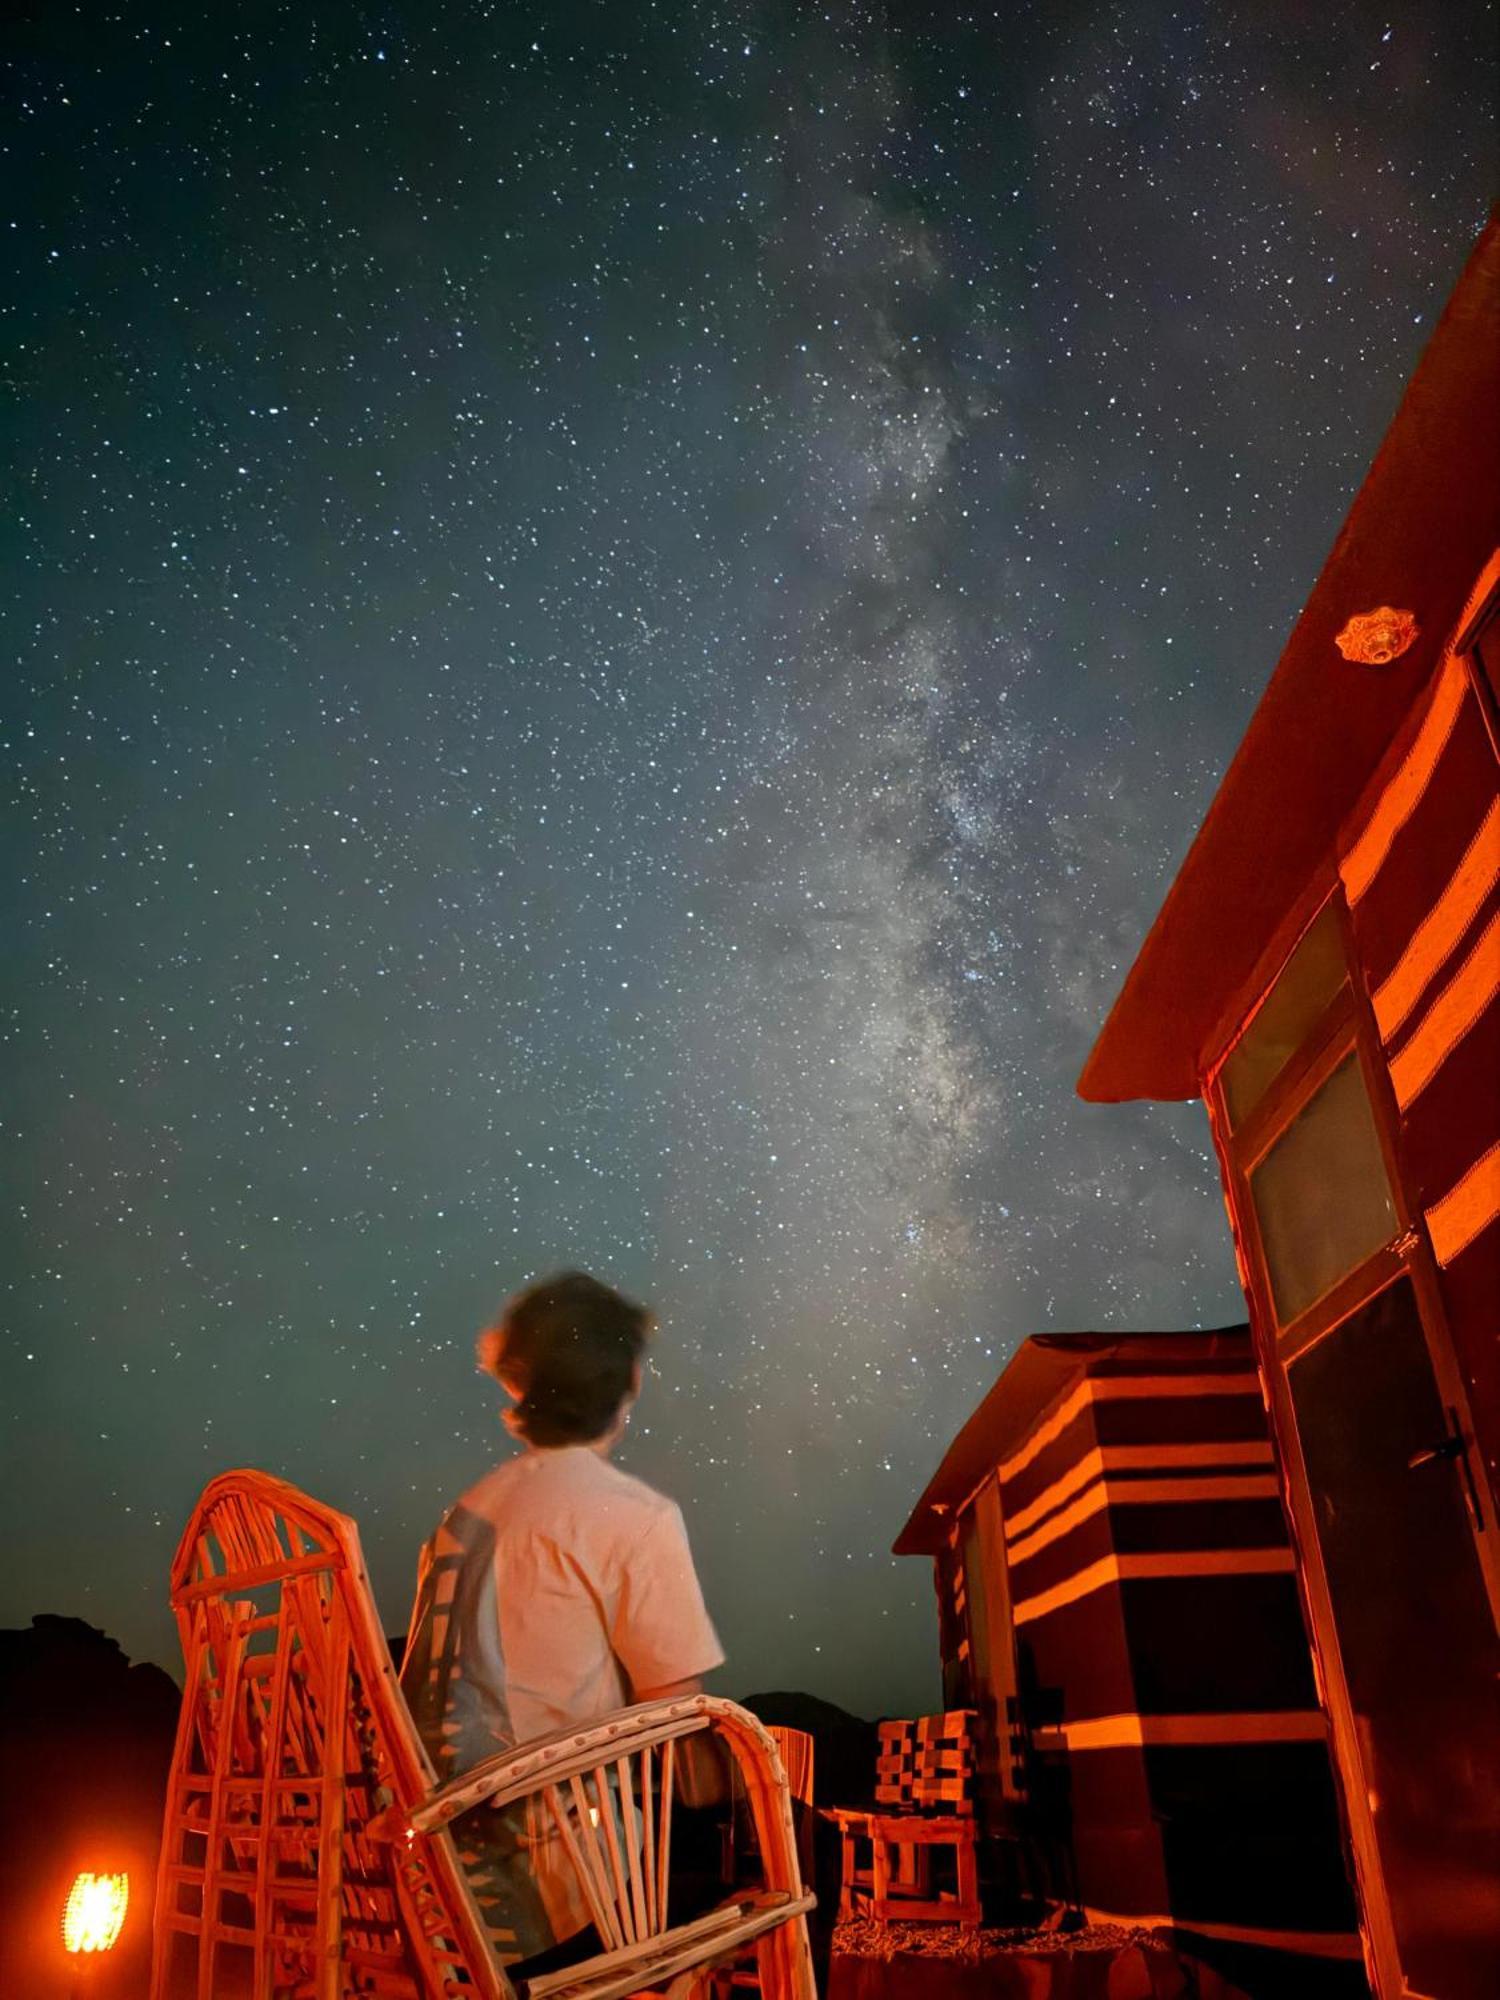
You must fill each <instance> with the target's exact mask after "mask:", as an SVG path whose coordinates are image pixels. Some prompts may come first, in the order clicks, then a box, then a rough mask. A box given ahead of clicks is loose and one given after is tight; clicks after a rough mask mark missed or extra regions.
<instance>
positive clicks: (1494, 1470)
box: [1339, 653, 1500, 1496]
mask: <svg viewBox="0 0 1500 2000" xmlns="http://www.w3.org/2000/svg"><path fill="white" fill-rule="evenodd" d="M1339 872H1340V875H1341V876H1342V878H1343V884H1344V893H1345V896H1346V898H1347V900H1348V904H1349V910H1350V915H1351V919H1352V922H1353V927H1354V936H1355V942H1356V947H1357V949H1358V952H1359V955H1360V959H1361V962H1362V967H1363V971H1364V974H1365V979H1366V982H1367V987H1368V991H1369V993H1370V997H1371V1003H1372V1006H1373V1009H1374V1014H1375V1020H1376V1025H1377V1027H1378V1029H1379V1032H1380V1037H1381V1042H1382V1046H1383V1048H1384V1051H1385V1057H1386V1062H1387V1065H1388V1067H1389V1070H1390V1078H1391V1084H1392V1088H1393V1090H1394V1094H1395V1098H1396V1103H1397V1107H1398V1111H1399V1115H1400V1134H1399V1145H1400V1149H1401V1155H1402V1169H1403V1177H1404V1179H1405V1181H1406V1185H1407V1187H1408V1189H1409V1190H1410V1192H1411V1195H1412V1197H1413V1200H1414V1201H1415V1202H1416V1203H1417V1204H1418V1205H1419V1206H1420V1208H1421V1209H1422V1211H1423V1213H1424V1215H1425V1217H1426V1221H1427V1227H1428V1230H1429V1232H1430V1235H1431V1239H1432V1247H1433V1252H1434V1254H1435V1256H1436V1258H1437V1262H1438V1265H1439V1267H1440V1271H1441V1283H1442V1288H1443V1293H1444V1303H1445V1306H1446V1308H1447V1312H1448V1318H1449V1325H1450V1330H1451V1333H1452V1337H1453V1343H1454V1347H1455V1349H1456V1351H1457V1355H1458V1361H1459V1366H1460V1368H1461V1369H1462V1371H1463V1374H1464V1377H1465V1379H1466V1381H1467V1383H1468V1387H1469V1393H1470V1400H1471V1405H1472V1410H1473V1416H1474V1426H1475V1431H1476V1433H1477V1436H1478V1439H1479V1444H1480V1449H1481V1452H1482V1455H1483V1458H1484V1463H1485V1466H1486V1468H1487V1471H1488V1474H1489V1479H1490V1483H1491V1490H1492V1492H1494V1493H1495V1494H1496V1495H1497V1496H1500V1340H1497V1339H1496V1318H1497V1309H1496V1301H1497V1300H1500V766H1497V761H1496V753H1495V743H1494V740H1493V738H1492V736H1491V734H1490V730H1489V727H1488V726H1487V723H1486V718H1485V715H1484V712H1483V709H1482V707H1481V700H1480V695H1479V693H1478V689H1477V687H1476V685H1475V683H1474V681H1473V680H1471V678H1470V674H1469V670H1468V668H1467V667H1466V665H1465V662H1464V660H1463V659H1461V658H1460V657H1458V656H1457V655H1454V654H1451V653H1450V654H1449V655H1448V656H1447V658H1446V659H1445V661H1444V663H1443V665H1442V668H1441V669H1440V671H1439V673H1438V674H1437V676H1436V679H1435V680H1434V682H1433V684H1432V686H1431V687H1430V689H1429V690H1428V692H1427V694H1426V696H1425V698H1424V699H1423V701H1422V702H1421V703H1420V704H1419V707H1418V709H1417V711H1416V713H1415V714H1414V715H1413V717H1412V720H1411V724H1410V726H1409V729H1408V731H1407V733H1406V737H1405V740H1404V741H1403V742H1402V743H1401V744H1400V745H1399V746H1398V748H1397V750H1396V751H1395V753H1394V756H1393V761H1392V765H1391V767H1390V768H1389V769H1388V770H1386V771H1385V772H1383V773H1382V776H1381V780H1380V782H1379V783H1378V785H1377V787H1376V790H1375V795H1374V798H1373V802H1371V801H1366V802H1365V804H1364V805H1363V807H1362V809H1361V811H1360V812H1359V813H1358V814H1356V816H1355V818H1354V821H1353V823H1352V824H1351V826H1350V827H1349V828H1348V829H1346V833H1345V837H1344V838H1343V839H1342V840H1341V842H1340V863H1339Z"/></svg>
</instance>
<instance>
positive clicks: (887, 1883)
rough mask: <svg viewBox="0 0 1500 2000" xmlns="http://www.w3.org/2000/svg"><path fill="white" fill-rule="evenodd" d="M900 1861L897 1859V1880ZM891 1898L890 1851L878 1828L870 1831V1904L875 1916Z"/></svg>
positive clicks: (878, 1914)
mask: <svg viewBox="0 0 1500 2000" xmlns="http://www.w3.org/2000/svg"><path fill="white" fill-rule="evenodd" d="M899 1868H900V1859H899V1856H898V1858H897V1869H898V1879H899ZM890 1898H891V1850H890V1848H889V1846H888V1845H887V1843H886V1841H885V1839H884V1837H883V1835H882V1834H881V1832H880V1830H879V1828H878V1827H871V1829H870V1902H871V1907H872V1909H873V1910H874V1912H875V1914H876V1915H877V1916H881V1915H883V1914H884V1909H885V1905H886V1904H887V1903H888V1902H889V1901H890Z"/></svg>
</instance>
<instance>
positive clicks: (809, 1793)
mask: <svg viewBox="0 0 1500 2000" xmlns="http://www.w3.org/2000/svg"><path fill="white" fill-rule="evenodd" d="M766 1734H767V1736H769V1737H770V1739H771V1741H772V1742H773V1743H774V1744H775V1745H776V1754H777V1756H778V1757H780V1759H781V1768H782V1769H783V1770H784V1771H785V1772H786V1788H787V1790H788V1791H789V1792H790V1793H791V1795H792V1797H793V1798H794V1799H800V1800H801V1801H802V1803H803V1805H805V1806H810V1805H811V1804H812V1802H813V1738H812V1736H811V1734H810V1733H809V1732H808V1731H807V1730H806V1729H787V1728H784V1727H783V1726H782V1725H781V1724H779V1723H774V1722H768V1723H767V1724H766Z"/></svg>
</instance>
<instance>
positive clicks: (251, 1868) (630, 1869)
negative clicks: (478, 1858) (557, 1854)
mask: <svg viewBox="0 0 1500 2000" xmlns="http://www.w3.org/2000/svg"><path fill="white" fill-rule="evenodd" d="M172 1603H173V1608H174V1610H175V1612H176V1614H177V1621H178V1628H179V1632H180V1634H181V1638H182V1648H183V1659H184V1663H185V1666H186V1676H185V1683H184V1697H183V1705H182V1714H181V1718H180V1721H179V1724H178V1733H177V1743H176V1748H175V1751H174V1754H173V1760H172V1771H171V1776H170V1780H169V1783H168V1792H167V1804H166V1814H165V1824H164V1830H163V1840H162V1854H161V1863H160V1868H159V1872H158V1879H157V1897H156V1914H155V1929H154V1939H153V1942H154V1953H153V1966H152V1979H151V2000H228V1996H229V1995H230V1994H231V1993H233V1994H236V1995H238V1994H240V1993H243V1994H244V1995H245V1997H246V2000H352V1996H355V1995H368V1996H371V2000H471V1996H472V2000H517V1989H516V1987H515V1986H514V1985H513V1983H512V1982H511V1980H510V1979H509V1978H508V1977H507V1975H506V1972H505V1970H504V1968H503V1965H502V1963H501V1960H500V1958H499V1957H498V1956H497V1954H496V1951H495V1947H494V1944H493V1942H492V1940H491V1937H490V1934H489V1932H488V1931H487V1929H486V1927H485V1923H484V1920H483V1917H482V1916H481V1914H480V1911H479V1909H478V1906H477V1905H476V1903H475V1901H474V1898H473V1895H472V1893H471V1891H470V1888H469V1885H468V1882H467V1879H466V1877H465V1875H464V1871H463V1868H462V1866H461V1865H460V1863H459V1860H458V1856H457V1852H456V1850H455V1848H454V1845H453V1841H452V1838H451V1836H450V1834H449V1832H448V1828H449V1827H450V1826H451V1824H452V1823H453V1821H454V1820H455V1819H457V1818H458V1817H459V1815H461V1814H462V1813H464V1812H465V1811H467V1810H469V1809H470V1808H471V1807H474V1806H477V1805H483V1804H493V1805H505V1804H508V1803H511V1802H514V1801H519V1800H522V1799H528V1798H536V1799H538V1800H539V1801H540V1802H541V1803H540V1808H539V1809H540V1810H541V1811H542V1812H543V1813H545V1814H548V1815H550V1817H551V1820H552V1823H553V1824H554V1825H555V1826H556V1827H557V1829H558V1831H559V1834H560V1836H561V1839H562V1843H563V1846H564V1849H565V1851H566V1853H567V1855H568V1858H569V1860H570V1862H571V1865H572V1866H573V1868H574V1871H575V1873H576V1875H577V1879H578V1882H579V1885H580V1887H581V1889H582V1891H583V1894H584V1897H585V1899H586V1901H587V1903H588V1907H589V1909H590V1912H591V1914H592V1916H593V1919H594V1923H595V1927H596V1929H597V1930H598V1932H599V1934H600V1936H601V1938H602V1939H603V1940H604V1944H605V1949H604V1950H603V1951H602V1952H600V1953H597V1954H596V1955H595V1956H594V1957H592V1958H589V1959H586V1960H584V1961H583V1962H581V1963H580V1964H577V1965H574V1966H570V1967H568V1968H566V1969H565V1970H563V1971H559V1972H553V1973H550V1974H546V1975H543V1976H540V1977H537V1978H534V1979H532V1980H530V1981H529V1982H528V1983H527V1986H526V1995H527V2000H623V1996H625V1995H628V1994H646V1993H655V1992H661V1991H662V1990H663V1988H664V1987H667V1988H669V1989H670V1992H671V1995H672V2000H681V1996H685V1995H687V1994H688V1993H690V1992H694V1991H696V1990H697V1989H698V1988H699V1986H700V1985H701V1983H702V1981H703V1979H704V1978H706V1976H707V1975H708V1973H709V1972H710V1971H711V1970H712V1969H713V1968H715V1967H717V1966H721V1965H723V1964H726V1963H728V1962H729V1961H730V1960H732V1958H733V1957H734V1955H735V1954H736V1953H737V1952H740V1951H742V1950H743V1949H744V1948H745V1947H746V1946H747V1945H753V1946H754V1948H755V1950H756V1953H757V1956H758V1960H759V1964H760V1970H761V1978H762V1984H763V1990H764V1991H765V1993H766V1994H767V1995H768V1996H775V2000H816V1992H815V1988H814V1984H813V1975H812V1966H811V1959H810V1956H809V1952H808V1945H807V1925H806V1913H807V1911H808V1910H809V1909H810V1908H811V1907H812V1904H813V1898H812V1897H811V1895H809V1894H807V1893H806V1892H805V1890H804V1889H803V1886H802V1880H801V1875H800V1871H799V1869H798V1859H797V1851H796V1844H795V1840H794V1837H793V1831H792V1820H791V1810H790V1805H789V1802H788V1796H787V1789H786V1775H785V1772H784V1771H783V1770H782V1768H781V1764H780V1761H779V1759H778V1758H777V1755H776V1750H775V1746H774V1744H773V1743H772V1741H771V1739H770V1737H769V1736H768V1735H767V1734H766V1732H765V1731H764V1730H763V1729H762V1728H761V1726H760V1724H759V1723H758V1722H757V1721H756V1720H755V1718H754V1717H753V1716H751V1715H749V1714H747V1713H746V1711H745V1710H743V1709H741V1708H739V1707H737V1706H736V1705H735V1704H734V1703H733V1702H729V1701H724V1700H721V1699H719V1698H717V1697H714V1696H710V1695H693V1696H690V1697H685V1698H683V1699H681V1700H677V1701H670V1702H653V1703H650V1704H647V1705H644V1706H639V1707H636V1708H632V1709H625V1710H621V1711H619V1712H618V1713H617V1714H615V1715H612V1716H609V1717H606V1718H605V1719H604V1720H603V1721H601V1722H599V1723H597V1724H594V1725H593V1726H591V1727H589V1728H586V1729H580V1730H570V1731H566V1732H563V1733H562V1734H560V1735H557V1736H552V1737H546V1738H542V1739H539V1740H537V1741H535V1742H533V1743H528V1744H523V1745H522V1746H520V1747H519V1748H518V1749H516V1750H513V1751H507V1752H504V1753H502V1754H501V1755H499V1756H496V1757H494V1758H491V1759H489V1760H488V1761H487V1762H486V1763H484V1764H482V1765H479V1766H476V1767H475V1768H474V1769H473V1770H470V1771H467V1772H465V1773H463V1775H462V1776H461V1777H460V1778H458V1779H455V1780H454V1781H453V1782H451V1783H450V1784H448V1785H445V1786H441V1787H439V1786H437V1785H436V1782H435V1776H434V1773H433V1770H432V1766H431V1764H430V1762H429V1761H428V1758H427V1755H426V1753H425V1751H424V1749H423V1747H422V1744H421V1742H420V1740H419V1738H418V1737H417V1734H416V1730H415V1728H414V1726H413V1724H412V1721H411V1717H410V1715H409V1713H408V1711H407V1709H406V1705H405V1702H404V1700H403V1699H402V1696H401V1691H400V1687H399V1685H398V1683H397V1679H396V1673H395V1668H394V1665H393V1663H392V1661H391V1658H390V1653H389V1649H388V1646H387V1644H386V1640H385V1635H384V1633H383V1631H382V1629H381V1626H380V1623H379V1620H378V1618H377V1616H376V1611H375V1603H374V1598H373V1596H372V1594H371V1591H370V1587H369V1580H368V1577H367V1575H366V1572H365V1568H364V1560H363V1557H362V1555H361V1552H360V1546H359V1537H358V1533H357V1531H356V1529H355V1526H354V1523H353V1522H352V1521H351V1520H349V1519H348V1518H347V1516H345V1515H342V1514H338V1513H336V1512H335V1511H334V1510H333V1509H332V1508H328V1507H324V1506H321V1505H320V1504H319V1503H318V1502H316V1501H314V1500H311V1499H309V1498H308V1497H307V1495H305V1494H303V1493H300V1492H298V1490H297V1489H296V1488H295V1487H293V1486H289V1485H287V1484H286V1483H285V1482H283V1481H281V1480H279V1479H274V1478H272V1477H270V1476H269V1475H267V1474H265V1473H260V1472H252V1471H242V1472H232V1473H226V1474H224V1475H223V1476H222V1477H221V1478H219V1479H216V1480H214V1481H213V1482H212V1483H211V1484H210V1485H209V1486H208V1488H207V1489H206V1490H205V1492H204V1494H203V1496H202V1498H201V1500H200V1501H199V1503H198V1506H197V1508H196V1509H195V1510H194V1513H193V1517H192V1519H191V1521H190V1522H189V1524H188V1528H187V1531H186V1533H185V1534H184V1535H183V1538H182V1542H181V1544H180V1546H179V1548H178V1551H177V1557H176V1560H175V1562H174V1564H173V1569H172ZM700 1733H709V1734H712V1735H713V1736H715V1737H717V1738H718V1739H719V1740H721V1741H722V1742H723V1744H724V1745H725V1748H726V1749H727V1750H728V1752H729V1754H730V1755H731V1757H732V1758H733V1759H734V1761H735V1764H736V1766H737V1768H738V1770H739V1772H740V1776H741V1781H742V1782H743V1784H744V1787H745V1790H746V1794H747V1796H748V1798H749V1800H750V1803H751V1810H752V1813H753V1815H754V1818H755V1825H756V1832H757V1838H758V1839H759V1841H760V1842H761V1853H762V1857H763V1860H764V1885H763V1886H762V1887H761V1888H758V1889H755V1890H751V1891H745V1892H739V1893H737V1894H736V1896H735V1897H734V1899H733V1900H732V1901H730V1902H728V1903H727V1904H726V1905H724V1906H723V1907H721V1908H720V1909H717V1910H714V1911H711V1912H709V1913H708V1914H707V1915H706V1916H703V1917H700V1918H698V1919H696V1920H695V1921H694V1922H691V1923H687V1924H679V1925H673V1924H672V1923H671V1922H670V1913H669V1908H668V1901H669V1892H668V1877H669V1872H670V1859H671V1819H672V1801H673V1796H674V1793H675V1790H676V1782H675V1779H676V1769H675V1767H676V1764H677V1746H678V1745H679V1744H680V1743H681V1742H682V1741H683V1740H684V1739H685V1738H688V1737H690V1736H693V1735H697V1734H700ZM184 1959H185V1960H186V1961H187V1964H186V1965H185V1966H184V1965H183V1964H182V1961H183V1960H184ZM184 1972H186V1974H187V1975H188V1976H187V1977H186V1978H184V1977H182V1976H181V1975H182V1974H183V1973H184Z"/></svg>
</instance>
